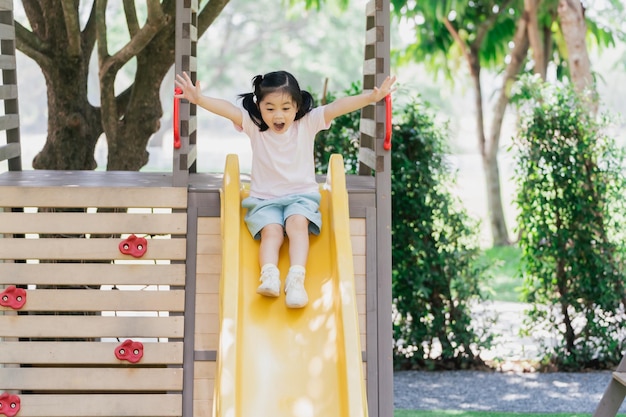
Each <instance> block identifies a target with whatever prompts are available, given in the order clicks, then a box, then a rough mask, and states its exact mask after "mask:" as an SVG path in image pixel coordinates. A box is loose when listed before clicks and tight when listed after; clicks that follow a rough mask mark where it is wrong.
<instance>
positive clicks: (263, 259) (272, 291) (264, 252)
mask: <svg viewBox="0 0 626 417" xmlns="http://www.w3.org/2000/svg"><path fill="white" fill-rule="evenodd" d="M283 241H284V232H283V227H282V226H281V225H280V224H275V223H271V224H268V225H267V226H265V227H264V228H263V229H262V230H261V245H260V249H259V263H260V265H261V285H259V287H258V288H257V290H256V292H257V293H259V294H261V295H265V296H267V297H278V296H279V295H280V272H279V271H278V266H277V265H278V252H279V251H280V247H281V246H282V244H283Z"/></svg>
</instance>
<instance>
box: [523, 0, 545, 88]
mask: <svg viewBox="0 0 626 417" xmlns="http://www.w3.org/2000/svg"><path fill="white" fill-rule="evenodd" d="M540 3H541V0H524V19H523V20H525V21H526V22H527V33H528V40H529V42H530V46H531V48H532V53H533V60H534V61H535V65H534V67H533V69H534V71H535V74H539V76H540V77H541V79H542V80H545V79H546V72H547V68H548V64H547V56H546V54H545V51H544V43H543V42H542V40H541V35H542V34H543V32H542V31H540V30H539V19H538V16H537V9H538V8H539V4H540Z"/></svg>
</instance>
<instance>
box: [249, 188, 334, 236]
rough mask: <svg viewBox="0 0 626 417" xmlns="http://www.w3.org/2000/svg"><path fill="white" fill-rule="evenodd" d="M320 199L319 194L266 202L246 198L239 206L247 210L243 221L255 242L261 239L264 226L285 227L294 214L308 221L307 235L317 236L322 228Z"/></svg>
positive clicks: (298, 195)
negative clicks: (277, 225) (275, 225)
mask: <svg viewBox="0 0 626 417" xmlns="http://www.w3.org/2000/svg"><path fill="white" fill-rule="evenodd" d="M320 199H321V195H320V194H319V193H307V194H294V195H288V196H285V197H278V198H272V199H267V200H263V199H260V198H256V197H247V198H245V199H244V200H243V201H242V202H241V206H242V207H243V208H246V209H248V212H247V213H246V217H245V219H244V220H245V221H246V225H247V226H248V230H249V231H250V234H251V235H252V236H253V237H254V239H256V240H259V239H261V230H262V229H263V228H264V227H265V226H267V225H268V224H280V225H281V226H283V227H285V221H286V220H287V218H288V217H289V216H293V215H294V214H300V215H302V216H304V217H306V218H307V219H309V233H312V234H314V235H319V234H320V230H321V228H322V215H321V213H320V211H319V207H320Z"/></svg>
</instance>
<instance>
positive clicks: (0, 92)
mask: <svg viewBox="0 0 626 417" xmlns="http://www.w3.org/2000/svg"><path fill="white" fill-rule="evenodd" d="M16 98H17V85H15V84H4V85H0V100H14V99H16Z"/></svg>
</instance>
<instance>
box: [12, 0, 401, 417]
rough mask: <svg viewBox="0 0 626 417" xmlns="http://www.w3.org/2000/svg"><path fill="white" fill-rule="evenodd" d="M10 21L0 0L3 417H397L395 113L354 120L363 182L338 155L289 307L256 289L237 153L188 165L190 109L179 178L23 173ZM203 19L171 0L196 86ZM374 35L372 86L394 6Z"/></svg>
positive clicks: (371, 6)
mask: <svg viewBox="0 0 626 417" xmlns="http://www.w3.org/2000/svg"><path fill="white" fill-rule="evenodd" d="M12 10H13V3H12V1H11V0H0V40H1V42H0V46H1V51H0V52H1V56H0V70H1V71H2V86H1V87H0V99H2V100H3V102H4V114H3V115H2V116H0V128H1V130H2V132H3V133H4V136H5V138H6V144H4V145H0V161H6V162H4V163H5V164H6V166H7V168H8V170H7V171H6V172H3V173H1V174H0V293H1V295H0V345H1V349H0V416H2V415H6V416H8V417H13V416H19V417H36V416H48V417H52V416H64V417H68V416H110V417H116V416H152V417H156V416H164V417H165V416H184V417H192V416H198V417H199V416H208V415H211V414H212V413H214V414H213V415H216V416H249V415H255V416H262V415H267V416H272V417H281V416H297V417H307V416H313V415H315V416H337V415H341V416H349V417H356V416H365V415H369V416H372V417H378V416H381V417H382V416H384V417H391V416H392V415H393V368H392V332H391V234H390V230H391V190H390V188H391V187H390V178H391V171H390V169H391V161H390V155H389V152H388V151H387V150H386V149H388V147H389V141H388V136H386V133H387V132H388V130H389V127H390V124H389V123H388V122H387V121H386V116H387V109H388V108H389V107H388V106H385V103H384V102H381V103H378V104H376V105H372V106H369V107H367V108H365V109H363V111H362V121H361V149H360V153H359V159H360V162H361V165H360V169H359V171H360V175H356V176H344V175H343V166H342V164H341V159H340V158H338V157H333V159H332V160H331V163H330V164H329V166H330V173H329V175H328V176H327V177H320V181H319V182H320V187H321V190H322V196H323V197H322V198H323V200H322V206H321V211H322V215H323V216H324V224H325V225H326V226H325V227H324V228H323V232H322V235H320V236H319V238H312V241H311V256H310V261H309V265H307V269H308V270H309V278H308V279H307V288H308V290H309V295H310V302H309V305H308V306H307V307H306V308H305V309H303V310H298V311H290V310H288V309H286V307H285V306H284V302H282V301H283V300H282V298H281V299H279V300H274V301H272V300H267V299H264V298H262V297H258V296H256V294H255V293H254V286H256V284H257V282H256V278H255V277H258V264H257V262H256V258H255V256H256V253H257V249H256V247H255V246H254V245H255V243H254V242H253V241H252V240H251V239H250V238H249V236H247V235H246V233H240V232H241V230H242V227H241V208H240V205H239V201H240V198H241V196H242V195H245V192H246V187H245V183H246V181H245V178H242V177H241V175H240V174H239V171H238V167H237V160H236V158H234V157H232V156H229V158H228V161H227V163H226V164H225V165H226V169H225V172H224V173H223V174H209V173H198V172H196V155H197V151H196V142H197V136H198V132H197V131H196V108H195V106H193V105H190V104H189V103H187V102H184V101H181V102H180V103H177V106H178V114H179V120H178V122H177V124H176V128H175V131H176V132H177V134H178V137H177V138H176V140H175V142H176V145H177V146H176V148H175V150H174V158H173V170H172V172H167V173H144V172H96V171H23V170H22V168H21V152H20V137H19V114H18V113H19V112H18V92H17V68H16V64H15V29H14V27H13V11H12ZM197 13H198V1H197V0H189V1H184V2H183V1H180V2H177V12H176V62H175V69H176V72H177V73H180V72H182V71H187V72H188V73H189V74H190V75H191V78H192V80H193V81H194V82H195V80H196V69H197V60H196V43H197V30H196V24H197ZM365 33H366V35H365V37H366V47H365V51H364V65H363V74H364V75H363V86H364V89H372V88H373V87H374V86H376V85H379V84H380V83H381V82H382V80H383V79H384V78H385V77H386V76H387V75H388V74H389V2H388V1H382V0H371V1H369V2H368V4H367V6H366V32H365ZM373 171H375V172H376V175H375V176H372V175H371V174H372V172H373ZM325 184H326V185H325ZM284 258H285V257H284V256H283V259H284ZM282 269H283V270H285V268H282Z"/></svg>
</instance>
